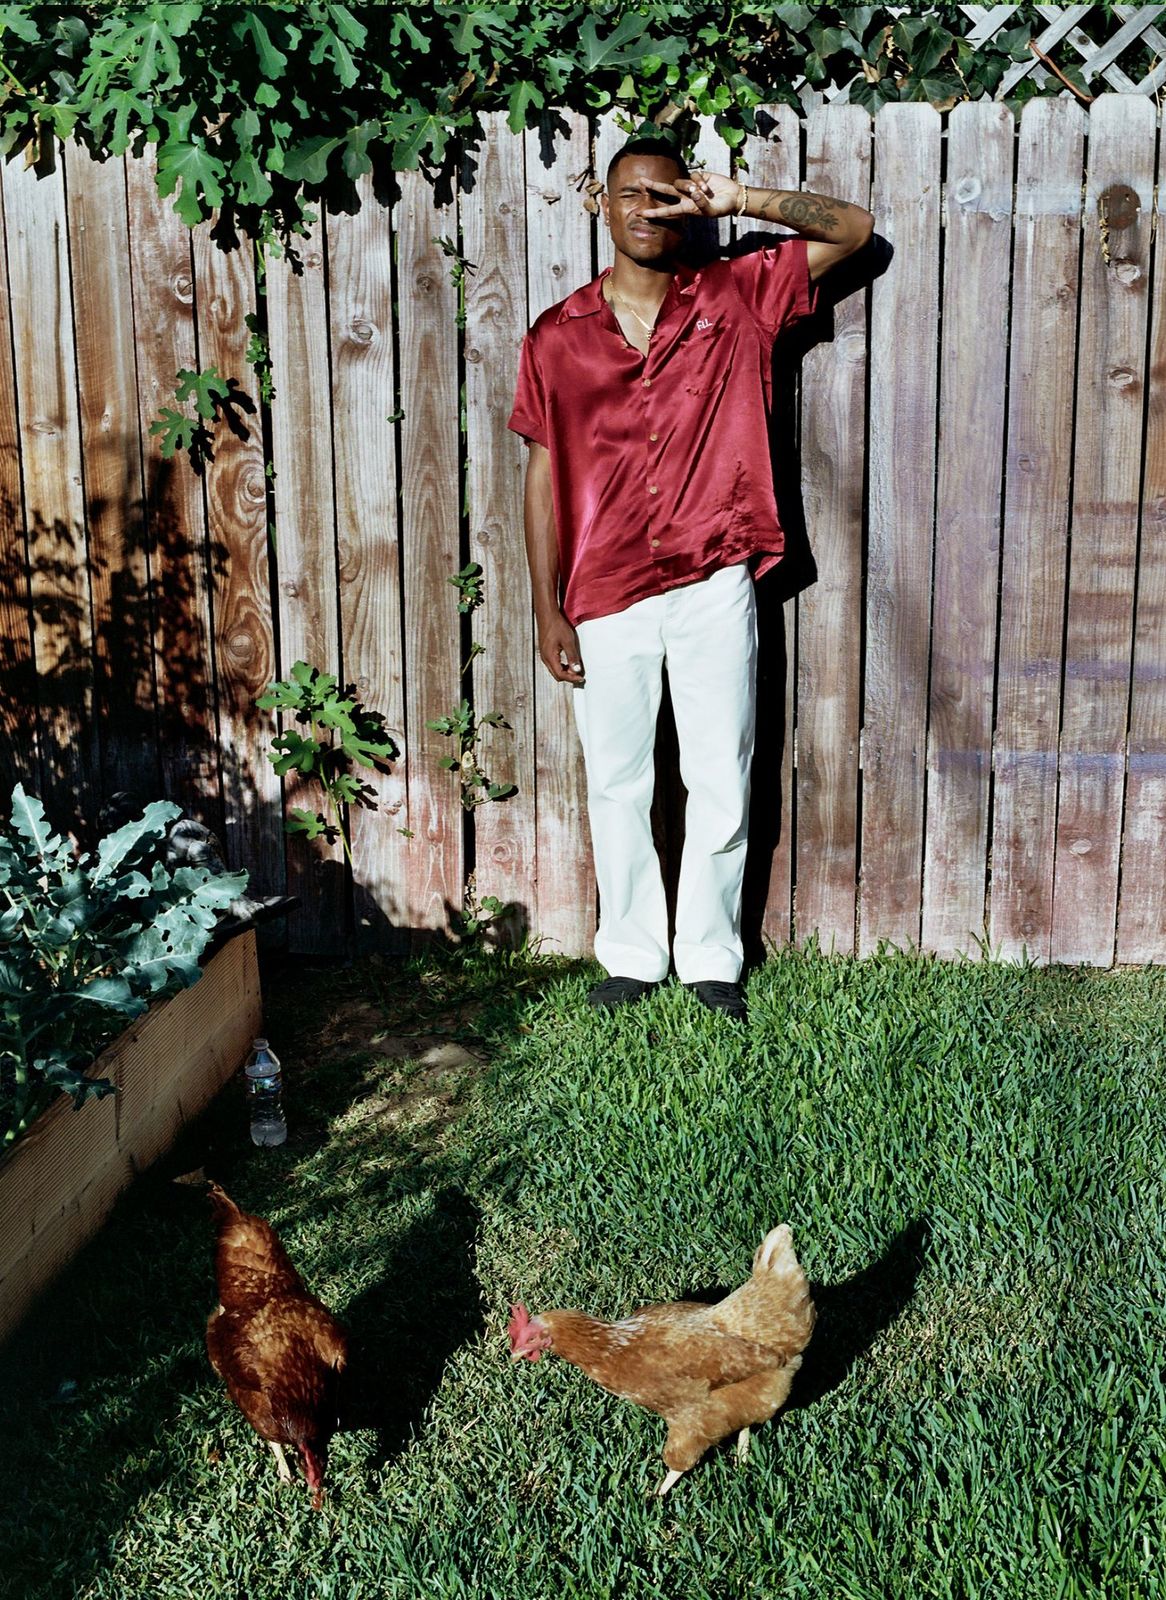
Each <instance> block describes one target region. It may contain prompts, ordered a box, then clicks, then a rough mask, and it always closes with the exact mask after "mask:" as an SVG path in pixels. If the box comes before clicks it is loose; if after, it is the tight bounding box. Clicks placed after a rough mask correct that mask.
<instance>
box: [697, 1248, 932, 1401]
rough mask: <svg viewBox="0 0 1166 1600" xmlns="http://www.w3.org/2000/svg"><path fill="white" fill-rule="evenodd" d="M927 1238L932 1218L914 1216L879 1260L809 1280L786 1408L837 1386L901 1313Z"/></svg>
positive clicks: (711, 1292)
mask: <svg viewBox="0 0 1166 1600" xmlns="http://www.w3.org/2000/svg"><path fill="white" fill-rule="evenodd" d="M930 1240H931V1224H930V1223H929V1222H928V1220H927V1219H926V1218H925V1217H920V1218H917V1219H916V1220H915V1221H914V1222H910V1223H908V1225H907V1226H906V1227H905V1228H903V1229H902V1230H901V1231H900V1232H899V1233H897V1234H896V1235H895V1237H894V1238H893V1239H892V1240H891V1242H890V1244H889V1245H888V1246H887V1248H886V1250H885V1251H884V1252H883V1254H882V1255H881V1256H880V1257H879V1259H878V1260H877V1261H875V1262H873V1263H872V1264H871V1265H870V1266H869V1267H864V1268H863V1270H862V1271H861V1272H856V1273H855V1274H854V1276H853V1277H850V1278H847V1279H845V1280H844V1281H843V1282H842V1283H834V1284H825V1283H811V1284H810V1293H811V1295H812V1296H813V1299H814V1305H815V1307H816V1308H817V1312H818V1320H817V1322H816V1323H815V1325H814V1336H813V1338H812V1339H811V1340H810V1343H809V1347H808V1348H807V1350H806V1353H805V1356H804V1357H803V1359H802V1368H801V1371H800V1372H799V1373H798V1376H797V1379H796V1381H795V1383H794V1386H793V1391H792V1393H791V1395H790V1398H789V1403H788V1404H787V1405H786V1407H785V1410H787V1411H803V1410H805V1409H806V1408H807V1407H808V1406H812V1405H817V1403H818V1401H819V1400H823V1399H825V1397H826V1396H827V1395H828V1394H830V1393H831V1391H832V1390H834V1389H837V1388H839V1387H840V1385H841V1384H843V1383H844V1382H845V1381H846V1379H847V1378H848V1377H849V1375H850V1373H851V1372H852V1371H853V1370H854V1368H855V1367H856V1366H857V1365H858V1363H859V1362H860V1361H861V1360H862V1358H863V1356H865V1355H866V1353H867V1351H868V1350H869V1349H870V1347H871V1346H872V1345H873V1344H874V1342H875V1339H876V1338H877V1337H878V1335H879V1334H880V1333H881V1332H882V1331H883V1329H884V1328H889V1327H890V1326H891V1324H892V1323H893V1322H895V1321H897V1320H898V1318H899V1317H900V1316H902V1314H903V1312H904V1311H905V1310H906V1308H907V1306H908V1305H909V1304H910V1302H911V1300H912V1298H913V1297H914V1294H915V1285H916V1283H917V1282H918V1279H919V1274H920V1272H921V1271H922V1270H923V1265H924V1262H925V1261H926V1259H927V1250H928V1245H929V1243H930ZM731 1292H732V1291H731V1290H729V1289H727V1288H726V1287H725V1286H724V1284H714V1285H709V1286H706V1287H704V1288H700V1289H694V1290H693V1291H692V1292H691V1294H687V1295H685V1296H683V1298H684V1299H690V1300H704V1301H707V1302H708V1303H709V1304H710V1305H712V1304H715V1303H716V1302H717V1301H718V1300H723V1299H724V1298H725V1296H726V1295H727V1294H729V1293H731Z"/></svg>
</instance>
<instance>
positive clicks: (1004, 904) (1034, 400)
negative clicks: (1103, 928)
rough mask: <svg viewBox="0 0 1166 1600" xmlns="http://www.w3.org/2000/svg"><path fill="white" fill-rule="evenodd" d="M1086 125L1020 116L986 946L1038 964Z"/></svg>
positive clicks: (1062, 116) (1029, 110)
mask: <svg viewBox="0 0 1166 1600" xmlns="http://www.w3.org/2000/svg"><path fill="white" fill-rule="evenodd" d="M1087 126H1088V123H1087V119H1086V117H1085V114H1084V112H1083V111H1082V110H1081V108H1080V107H1079V106H1078V105H1076V104H1075V103H1074V102H1073V101H1071V100H1034V101H1033V102H1032V103H1031V104H1030V105H1028V106H1026V107H1025V109H1024V113H1023V115H1022V117H1021V121H1020V144H1019V156H1018V168H1017V180H1016V220H1015V244H1014V249H1013V268H1012V331H1011V343H1010V351H1009V395H1010V404H1009V412H1008V442H1007V449H1006V454H1005V492H1004V536H1003V549H1002V557H1001V577H1000V622H999V636H1000V659H999V670H998V675H997V705H996V732H995V749H994V757H993V779H994V781H993V829H992V886H991V898H990V918H989V943H990V946H991V948H992V951H993V953H995V954H998V955H1001V956H1005V957H1008V958H1010V959H1020V958H1022V957H1023V956H1024V955H1025V954H1027V955H1028V956H1029V957H1030V958H1031V959H1032V960H1035V961H1047V960H1048V959H1049V938H1050V934H1051V930H1052V909H1053V867H1054V860H1053V829H1054V825H1055V819H1056V807H1057V730H1058V719H1059V716H1060V702H1061V656H1062V627H1063V621H1064V604H1065V552H1066V548H1067V540H1068V501H1069V482H1070V471H1071V460H1072V437H1073V362H1072V359H1071V352H1072V351H1073V347H1074V344H1075V340H1076V325H1077V301H1078V256H1079V252H1080V236H1081V229H1080V217H1081V173H1082V166H1083V162H1084V151H1085V131H1086V128H1087Z"/></svg>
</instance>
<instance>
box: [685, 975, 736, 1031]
mask: <svg viewBox="0 0 1166 1600" xmlns="http://www.w3.org/2000/svg"><path fill="white" fill-rule="evenodd" d="M684 987H685V988H686V989H691V991H692V993H693V994H694V995H695V996H696V998H697V999H698V1000H699V1001H700V1003H701V1005H702V1006H707V1007H708V1009H709V1010H710V1011H720V1012H722V1013H723V1014H724V1015H725V1016H726V1017H730V1018H731V1019H732V1020H733V1021H734V1022H748V1020H749V1007H748V1006H747V1005H746V1004H745V991H744V990H743V989H742V987H741V985H740V984H739V983H722V982H721V981H720V979H717V978H710V979H708V980H706V981H705V982H704V983H686V984H685V985H684Z"/></svg>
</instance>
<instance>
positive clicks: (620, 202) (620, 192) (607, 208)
mask: <svg viewBox="0 0 1166 1600" xmlns="http://www.w3.org/2000/svg"><path fill="white" fill-rule="evenodd" d="M680 175H681V173H680V168H679V167H678V166H677V165H676V163H675V161H673V160H672V159H671V157H669V156H636V155H632V156H625V157H624V158H623V160H622V161H621V162H620V164H619V165H618V166H617V167H616V169H615V171H614V172H613V173H612V174H611V180H610V182H609V184H608V187H607V192H606V193H605V194H604V196H603V215H604V219H605V220H606V222H607V225H608V227H609V228H610V229H611V239H612V243H613V244H614V245H615V248H616V249H617V250H618V251H619V252H620V254H621V255H625V256H630V258H631V259H632V260H633V261H637V262H639V263H641V264H642V265H643V266H651V265H652V264H653V263H654V262H657V261H661V260H663V259H665V258H666V257H668V256H670V255H671V254H672V253H673V251H675V249H676V247H677V246H678V245H679V243H680V241H681V239H682V237H683V235H684V225H683V223H681V222H680V221H679V220H676V221H668V222H663V221H658V220H657V221H653V220H651V219H650V218H646V217H645V216H644V215H643V213H644V212H645V211H651V210H652V208H653V207H654V206H668V205H675V203H676V196H675V195H674V194H670V193H669V192H668V190H666V189H664V190H661V189H654V188H653V187H652V186H653V184H659V183H675V182H676V180H677V178H679V177H680Z"/></svg>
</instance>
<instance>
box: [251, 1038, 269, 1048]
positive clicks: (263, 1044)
mask: <svg viewBox="0 0 1166 1600" xmlns="http://www.w3.org/2000/svg"><path fill="white" fill-rule="evenodd" d="M251 1048H252V1050H267V1049H269V1048H270V1046H269V1045H268V1043H267V1040H266V1039H252V1041H251Z"/></svg>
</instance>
